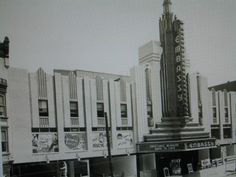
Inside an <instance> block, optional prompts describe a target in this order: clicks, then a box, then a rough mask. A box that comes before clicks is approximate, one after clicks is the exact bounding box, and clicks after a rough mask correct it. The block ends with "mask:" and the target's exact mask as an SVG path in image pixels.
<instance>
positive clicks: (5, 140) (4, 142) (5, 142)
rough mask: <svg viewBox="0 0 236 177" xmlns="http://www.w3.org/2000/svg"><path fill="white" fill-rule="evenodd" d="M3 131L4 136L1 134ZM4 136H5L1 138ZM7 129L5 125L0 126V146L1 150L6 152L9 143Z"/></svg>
mask: <svg viewBox="0 0 236 177" xmlns="http://www.w3.org/2000/svg"><path fill="white" fill-rule="evenodd" d="M3 132H4V133H5V136H3ZM3 137H5V138H3ZM8 143H9V141H8V129H7V128H6V127H1V146H2V152H3V153H8V152H9V145H8Z"/></svg>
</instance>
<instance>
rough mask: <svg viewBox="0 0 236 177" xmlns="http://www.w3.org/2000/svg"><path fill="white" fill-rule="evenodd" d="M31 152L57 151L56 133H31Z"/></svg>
mask: <svg viewBox="0 0 236 177" xmlns="http://www.w3.org/2000/svg"><path fill="white" fill-rule="evenodd" d="M32 149H33V153H45V152H58V151H59V148H58V138H57V133H33V134H32Z"/></svg>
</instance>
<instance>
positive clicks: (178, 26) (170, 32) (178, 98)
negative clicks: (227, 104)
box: [159, 0, 190, 119]
mask: <svg viewBox="0 0 236 177" xmlns="http://www.w3.org/2000/svg"><path fill="white" fill-rule="evenodd" d="M159 25H160V27H159V28H160V42H161V46H162V48H163V53H162V59H161V86H162V87H161V88H162V102H163V104H162V105H163V116H164V117H182V118H184V119H188V118H189V117H190V106H189V96H188V95H189V94H188V75H187V73H186V68H185V67H186V64H185V57H184V34H183V22H182V21H180V20H178V19H177V18H176V16H175V17H173V14H172V12H171V1H170V0H165V1H164V3H163V15H162V18H161V19H160V21H159Z"/></svg>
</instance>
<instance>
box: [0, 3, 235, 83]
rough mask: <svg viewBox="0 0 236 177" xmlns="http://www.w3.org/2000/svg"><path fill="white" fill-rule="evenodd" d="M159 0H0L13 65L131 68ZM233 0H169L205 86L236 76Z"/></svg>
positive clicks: (149, 36) (152, 29) (150, 35)
mask: <svg viewBox="0 0 236 177" xmlns="http://www.w3.org/2000/svg"><path fill="white" fill-rule="evenodd" d="M162 3H163V0H0V40H1V41H3V39H4V37H5V36H8V37H9V39H10V66H11V67H17V68H24V69H27V70H29V71H30V72H35V71H36V70H37V69H38V68H39V67H42V68H43V69H44V70H45V71H46V72H49V73H53V69H82V70H88V71H96V72H106V73H114V74H129V71H130V68H132V67H133V66H135V65H138V48H139V47H140V46H142V45H144V44H145V43H147V42H149V41H151V40H157V41H158V40H159V29H158V28H159V24H158V20H159V18H160V17H161V14H162V11H163V10H162ZM235 9H236V0H172V11H173V12H174V14H176V15H177V17H178V18H179V19H181V20H183V22H184V31H185V48H186V56H187V57H188V58H189V59H190V63H191V72H200V73H201V74H202V75H204V76H206V77H207V78H208V84H209V86H211V85H215V84H220V83H224V82H227V81H233V80H236V35H235V32H236V10H235Z"/></svg>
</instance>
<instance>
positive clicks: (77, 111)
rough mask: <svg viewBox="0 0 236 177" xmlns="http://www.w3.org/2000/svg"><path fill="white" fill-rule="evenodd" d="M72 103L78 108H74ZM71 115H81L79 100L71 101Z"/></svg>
mask: <svg viewBox="0 0 236 177" xmlns="http://www.w3.org/2000/svg"><path fill="white" fill-rule="evenodd" d="M72 104H75V108H76V109H72V106H71V105H72ZM70 117H79V108H78V101H70Z"/></svg>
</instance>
